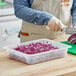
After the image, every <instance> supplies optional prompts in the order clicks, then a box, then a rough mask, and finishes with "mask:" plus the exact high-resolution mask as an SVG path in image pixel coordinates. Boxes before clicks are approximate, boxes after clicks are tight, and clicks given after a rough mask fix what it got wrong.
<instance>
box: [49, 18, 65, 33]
mask: <svg viewBox="0 0 76 76" xmlns="http://www.w3.org/2000/svg"><path fill="white" fill-rule="evenodd" d="M64 26H65V25H64V24H63V23H62V22H61V21H60V20H59V19H57V18H56V19H55V18H54V19H53V20H51V21H49V23H48V27H49V30H51V31H54V32H58V31H61V30H62V29H63V27H64Z"/></svg>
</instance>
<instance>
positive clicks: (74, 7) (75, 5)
mask: <svg viewBox="0 0 76 76" xmlns="http://www.w3.org/2000/svg"><path fill="white" fill-rule="evenodd" d="M71 15H72V24H73V27H76V0H73V5H72V9H71Z"/></svg>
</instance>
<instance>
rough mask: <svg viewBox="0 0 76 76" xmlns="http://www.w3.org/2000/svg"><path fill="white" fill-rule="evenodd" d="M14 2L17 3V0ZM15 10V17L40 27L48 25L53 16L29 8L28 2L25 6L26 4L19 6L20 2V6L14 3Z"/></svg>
mask: <svg viewBox="0 0 76 76" xmlns="http://www.w3.org/2000/svg"><path fill="white" fill-rule="evenodd" d="M19 1H20V0H19ZM23 1H24V0H23ZM14 2H16V3H17V1H16V0H14ZM21 2H22V1H21ZM14 8H15V15H16V16H17V17H18V18H21V19H22V20H24V21H27V22H30V23H34V24H38V25H44V24H47V23H48V21H49V20H50V19H51V18H52V16H53V15H51V14H49V13H47V12H42V11H38V10H35V9H32V8H29V7H28V5H27V3H26V2H25V4H24V3H20V4H19V2H18V4H15V3H14Z"/></svg>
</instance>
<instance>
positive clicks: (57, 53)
mask: <svg viewBox="0 0 76 76" xmlns="http://www.w3.org/2000/svg"><path fill="white" fill-rule="evenodd" d="M36 43H37V47H36V46H35V47H34V46H33V47H34V48H36V50H34V52H35V53H34V52H33V53H28V54H27V53H26V52H25V50H24V52H21V51H18V50H15V49H16V48H17V47H19V46H27V45H30V44H35V45H36ZM38 43H44V44H48V45H45V47H44V46H40V45H39V44H38ZM44 44H43V45H44ZM49 44H51V45H52V46H53V47H54V48H55V49H51V50H47V48H48V47H49ZM38 46H39V48H40V47H43V51H41V49H39V48H38ZM70 47H71V46H68V45H65V44H62V43H59V42H56V41H53V40H49V39H38V40H33V41H28V42H24V43H20V44H18V45H11V46H9V47H8V49H7V50H8V52H9V57H10V58H13V59H16V60H19V61H22V62H24V63H27V64H34V63H39V62H43V61H48V60H52V59H57V58H61V57H64V56H66V55H67V50H68V48H70ZM37 49H38V50H37ZM22 51H23V50H22ZM26 51H27V50H26ZM29 51H30V50H29ZM36 51H39V52H36Z"/></svg>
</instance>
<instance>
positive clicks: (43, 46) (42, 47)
mask: <svg viewBox="0 0 76 76" xmlns="http://www.w3.org/2000/svg"><path fill="white" fill-rule="evenodd" d="M14 49H15V50H16V51H19V52H23V53H26V54H36V53H40V52H46V51H51V50H55V49H58V47H56V46H53V45H52V44H49V43H48V42H36V43H30V44H29V45H22V46H18V47H17V48H14Z"/></svg>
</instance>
